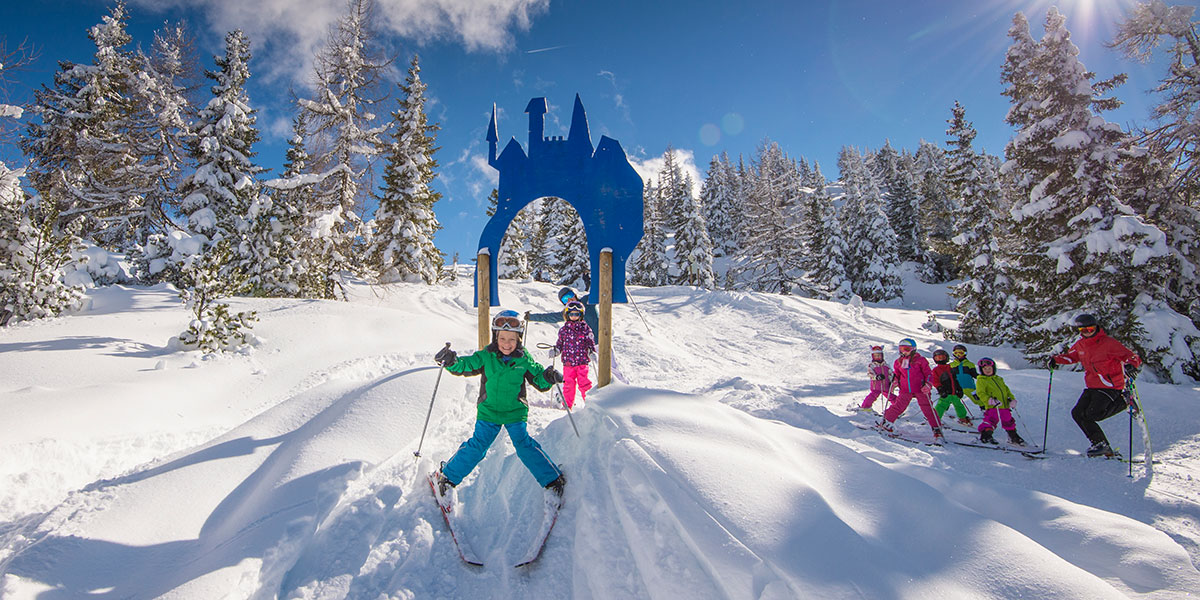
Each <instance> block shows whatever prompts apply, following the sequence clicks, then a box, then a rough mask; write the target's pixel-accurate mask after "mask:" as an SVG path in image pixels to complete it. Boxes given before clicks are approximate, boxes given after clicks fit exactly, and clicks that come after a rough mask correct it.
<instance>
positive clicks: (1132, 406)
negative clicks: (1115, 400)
mask: <svg viewBox="0 0 1200 600" xmlns="http://www.w3.org/2000/svg"><path fill="white" fill-rule="evenodd" d="M1121 397H1123V398H1125V404H1127V405H1128V406H1129V414H1131V415H1136V414H1138V413H1139V412H1141V411H1139V410H1138V405H1137V402H1134V400H1133V394H1131V393H1130V392H1129V390H1124V391H1122V392H1121Z"/></svg>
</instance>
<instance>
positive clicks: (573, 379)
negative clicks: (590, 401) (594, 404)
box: [563, 363, 592, 408]
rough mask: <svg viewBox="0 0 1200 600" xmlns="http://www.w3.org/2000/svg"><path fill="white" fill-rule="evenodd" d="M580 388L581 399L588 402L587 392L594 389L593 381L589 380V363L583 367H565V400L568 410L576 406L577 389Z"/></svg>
mask: <svg viewBox="0 0 1200 600" xmlns="http://www.w3.org/2000/svg"><path fill="white" fill-rule="evenodd" d="M577 387H578V388H579V399H580V400H587V391H588V390H590V389H592V380H590V379H588V366H587V363H583V364H582V365H575V366H571V365H563V400H565V401H566V402H567V408H570V407H572V406H575V388H577Z"/></svg>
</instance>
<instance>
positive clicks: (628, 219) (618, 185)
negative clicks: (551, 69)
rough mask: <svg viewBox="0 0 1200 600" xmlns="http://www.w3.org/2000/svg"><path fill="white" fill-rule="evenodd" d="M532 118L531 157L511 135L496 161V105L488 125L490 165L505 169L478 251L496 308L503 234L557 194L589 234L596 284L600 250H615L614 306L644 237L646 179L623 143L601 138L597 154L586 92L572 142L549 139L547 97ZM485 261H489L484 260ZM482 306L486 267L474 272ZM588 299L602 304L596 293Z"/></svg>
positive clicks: (535, 102)
mask: <svg viewBox="0 0 1200 600" xmlns="http://www.w3.org/2000/svg"><path fill="white" fill-rule="evenodd" d="M525 112H527V113H529V154H526V153H525V151H524V150H523V149H522V148H521V144H520V143H519V142H517V140H516V138H515V137H514V138H511V139H510V140H509V142H508V144H507V145H506V146H505V147H504V150H503V152H501V153H500V154H499V156H497V154H496V149H497V148H496V146H497V142H498V141H499V139H500V138H499V136H498V135H497V130H496V107H495V106H494V105H493V106H492V121H491V124H490V125H488V132H487V141H488V164H489V165H491V166H492V167H493V168H495V169H496V170H497V171H499V172H500V184H499V186H498V188H497V192H498V194H499V203H498V204H497V206H496V214H495V215H493V216H492V218H491V220H489V221H488V223H487V225H486V226H485V227H484V228H483V234H482V235H480V236H479V250H478V252H477V254H480V255H482V253H483V252H484V251H485V250H486V252H487V256H488V257H489V260H490V263H489V266H490V268H489V269H488V273H489V289H490V290H491V294H490V298H491V301H490V303H489V304H490V305H491V306H500V294H499V290H498V288H497V284H498V278H497V271H498V269H497V268H496V267H497V260H498V259H499V257H500V243H501V242H502V241H503V240H504V232H505V231H507V230H508V226H509V224H511V223H512V221H513V219H514V218H516V216H517V213H518V212H520V210H521V209H522V208H525V206H527V205H528V204H529V203H530V202H533V201H534V200H537V199H538V198H546V197H557V198H562V199H563V200H565V201H567V202H568V203H569V204H570V205H571V206H572V207H573V208H574V209H575V211H576V212H577V213H579V218H580V219H581V220H582V221H583V229H584V233H585V234H586V235H587V243H588V257H589V261H590V264H591V266H590V271H591V281H592V286H593V287H595V286H596V282H597V281H599V273H600V254H601V251H603V250H605V249H608V250H611V252H612V271H613V275H612V278H613V282H612V301H613V302H625V301H626V295H625V262H626V260H627V259H628V258H629V255H630V254H631V253H632V252H633V249H634V248H635V247H636V246H637V245H638V242H639V241H641V239H642V233H643V229H642V227H643V223H642V178H641V177H640V176H638V174H637V171H635V170H634V169H633V165H630V164H629V159H628V158H627V157H626V156H625V150H624V149H623V148H621V144H620V142H618V141H616V140H614V139H612V138H610V137H608V136H600V143H599V145H597V146H596V148H595V150H593V149H592V138H591V133H589V131H588V123H587V115H586V114H585V113H584V110H583V102H582V101H580V99H579V94H575V107H574V110H573V112H572V114H571V127H570V130H569V132H568V134H567V137H566V139H563V137H562V136H558V137H545V114H546V99H545V98H534V99H532V100H530V101H529V105H528V106H526V107H525ZM479 259H480V260H483V256H480V257H479ZM475 274H476V277H475V288H476V293H475V304H476V306H478V304H479V270H478V268H476V271H475ZM589 301H590V302H592V303H595V302H598V301H599V298H598V297H597V295H596V294H590V297H589Z"/></svg>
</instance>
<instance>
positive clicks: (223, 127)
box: [148, 30, 263, 292]
mask: <svg viewBox="0 0 1200 600" xmlns="http://www.w3.org/2000/svg"><path fill="white" fill-rule="evenodd" d="M213 62H215V63H216V65H217V70H215V71H206V72H205V76H207V77H208V78H209V79H211V80H212V81H213V86H212V99H211V100H209V102H208V104H207V105H206V106H205V107H204V108H203V109H201V110H200V112H199V114H198V115H197V121H196V135H195V138H194V139H193V140H192V143H191V156H192V158H193V159H194V160H195V161H196V171H195V172H194V173H192V174H191V175H188V176H187V177H185V178H184V180H183V181H182V183H180V186H179V193H180V195H181V196H182V198H183V199H182V201H181V203H180V210H181V211H182V212H183V214H184V215H185V216H186V217H187V227H188V230H189V231H190V232H191V233H192V234H198V235H202V236H204V237H205V238H206V239H207V240H208V243H210V244H212V243H216V242H218V241H220V240H226V241H228V246H229V251H230V252H232V253H233V257H232V258H231V259H230V260H228V261H225V262H223V263H222V266H223V268H226V269H229V270H231V271H236V272H237V273H238V278H240V279H244V278H245V277H246V275H247V273H248V272H249V271H250V270H251V268H252V267H253V266H254V265H255V264H256V263H257V262H258V261H259V259H260V258H261V257H258V256H256V255H255V254H254V252H253V248H252V246H251V244H250V241H249V232H250V229H251V224H252V222H251V218H250V213H251V207H252V206H253V205H255V204H256V203H257V202H259V189H260V185H259V183H258V181H257V176H258V175H259V174H260V173H261V172H262V171H263V168H262V167H260V166H258V165H256V164H254V160H253V159H254V156H255V154H256V152H254V150H253V146H254V144H255V143H256V142H257V141H258V140H259V134H258V129H257V127H256V125H255V121H256V120H257V117H256V116H255V113H256V112H257V111H256V110H254V109H253V108H250V99H249V97H248V96H247V94H246V82H247V81H248V80H249V79H250V67H249V63H250V41H249V40H248V39H246V35H245V34H244V33H242V31H241V30H234V31H231V32H229V33H228V34H226V36H225V54H224V56H216V57H214V58H213ZM202 251H203V250H202ZM148 254H151V253H150V252H148ZM155 254H159V255H161V254H162V253H155ZM242 291H245V290H238V292H242Z"/></svg>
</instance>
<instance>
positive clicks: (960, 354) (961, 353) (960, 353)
mask: <svg viewBox="0 0 1200 600" xmlns="http://www.w3.org/2000/svg"><path fill="white" fill-rule="evenodd" d="M966 355H967V351H966V350H955V351H954V357H955V358H962V357H964V356H966Z"/></svg>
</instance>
